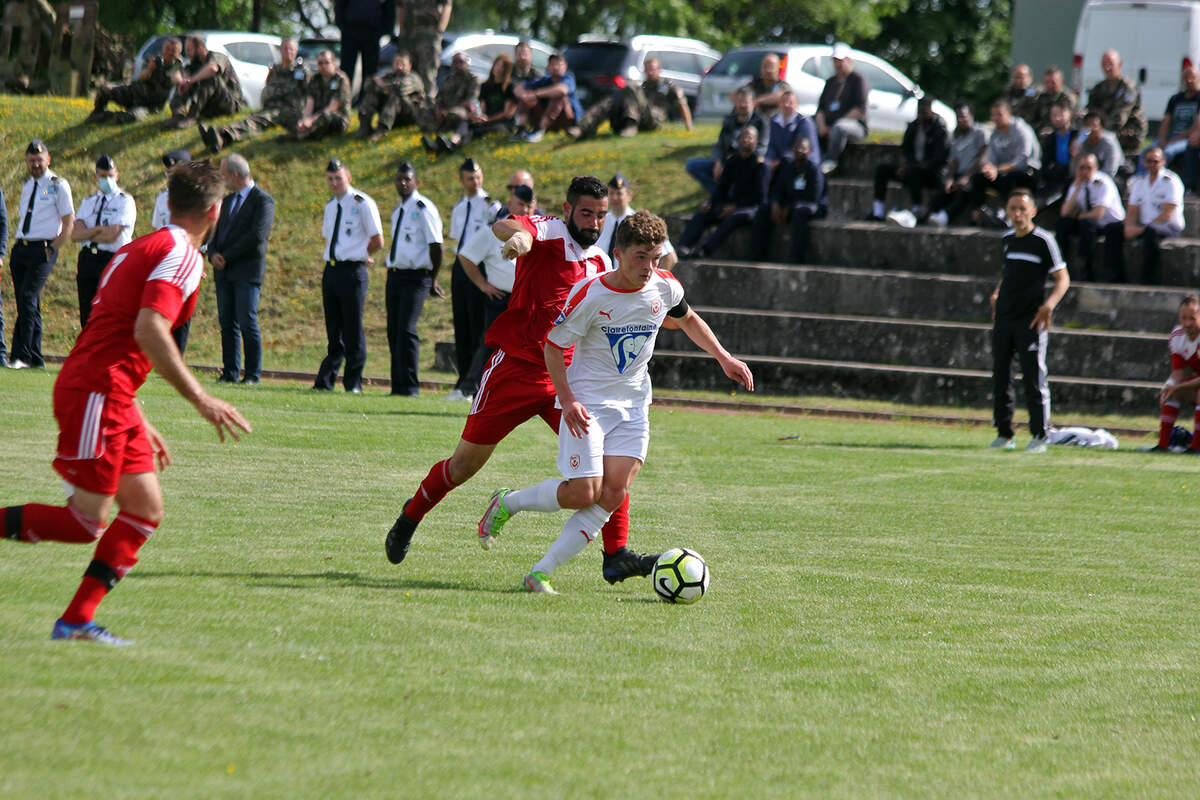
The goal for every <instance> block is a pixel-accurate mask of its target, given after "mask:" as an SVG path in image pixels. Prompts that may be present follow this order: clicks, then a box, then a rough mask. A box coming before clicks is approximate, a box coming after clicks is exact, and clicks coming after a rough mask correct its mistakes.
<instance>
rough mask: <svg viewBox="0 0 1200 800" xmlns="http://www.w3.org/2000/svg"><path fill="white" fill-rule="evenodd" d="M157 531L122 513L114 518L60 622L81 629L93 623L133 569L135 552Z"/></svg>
mask: <svg viewBox="0 0 1200 800" xmlns="http://www.w3.org/2000/svg"><path fill="white" fill-rule="evenodd" d="M157 527H158V524H157V523H153V522H148V521H146V520H144V519H138V518H137V517H135V516H133V515H132V514H127V513H125V512H124V511H122V512H121V513H119V514H117V518H116V519H114V520H113V523H112V525H109V526H108V530H106V531H105V532H104V535H103V536H101V537H100V541H99V543H98V544H97V545H96V555H95V557H94V558H93V559H92V563H91V564H89V565H88V568H87V570H85V571H84V573H83V580H82V581H81V582H80V584H79V589H78V590H77V591H76V592H75V597H74V598H72V600H71V604H70V605H69V606H67V610H66V611H64V612H63V615H62V618H63V622H65V623H67V624H68V625H82V624H83V623H85V622H91V621H92V617H94V616H95V615H96V606H98V605H100V601H101V600H103V599H104V596H105V595H106V594H108V593H109V592H110V591H111V590H112V588H113V587H114V586H116V585H117V581H119V580H121V578H124V577H125V574H126V573H127V572H129V570H131V569H133V565H134V564H136V563H137V561H138V550H140V549H141V547H142V545H144V544H145V543H146V540H147V539H149V538H150V535H151V534H153V533H154V530H155V529H156V528H157Z"/></svg>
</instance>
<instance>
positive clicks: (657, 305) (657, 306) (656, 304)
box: [650, 297, 662, 317]
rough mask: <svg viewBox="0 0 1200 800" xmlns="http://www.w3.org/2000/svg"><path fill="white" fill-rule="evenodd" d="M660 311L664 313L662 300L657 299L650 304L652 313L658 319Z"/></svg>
mask: <svg viewBox="0 0 1200 800" xmlns="http://www.w3.org/2000/svg"><path fill="white" fill-rule="evenodd" d="M660 311H662V300H660V299H659V298H657V297H656V298H654V300H652V301H651V302H650V313H651V314H653V315H654V316H656V317H657V316H658V312H660Z"/></svg>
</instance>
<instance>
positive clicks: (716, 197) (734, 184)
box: [678, 125, 767, 258]
mask: <svg viewBox="0 0 1200 800" xmlns="http://www.w3.org/2000/svg"><path fill="white" fill-rule="evenodd" d="M757 148H758V129H757V128H755V127H754V126H753V125H747V126H745V127H744V128H742V132H741V133H740V134H738V149H737V152H736V153H735V154H733V155H732V156H730V157H729V158H727V159H726V160H725V165H724V168H723V169H722V170H721V178H720V180H719V181H718V182H717V190H716V191H715V192H713V194H712V198H711V199H710V200H709V201H708V202H706V203H705V204H704V205H703V206H701V209H700V211H699V213H697V214H696V215H695V216H693V217H692V218H691V219H690V220H689V221H688V224H687V227H686V228H685V229H684V231H683V236H682V237H680V240H679V248H678V250H679V254H680V256H683V257H690V256H699V257H700V258H704V257H705V256H708V255H710V254H711V253H712V252H713V251H714V250H716V249H717V248H718V247H720V246H721V243H722V242H724V241H725V240H726V239H727V238H729V234H731V233H733V232H734V231H735V230H736V229H737V228H739V227H741V226H742V225H749V224H750V222H751V221H752V220H753V219H754V214H755V212H756V211H758V207H759V206H761V205H762V204H763V203H764V202H766V199H767V165H766V164H765V163H764V162H763V159H762V156H761V155H759V154H758V150H757ZM718 223H719V224H718ZM710 225H717V229H716V230H715V231H713V232H712V233H711V234H710V235H709V236H708V238H707V239H705V240H704V242H703V243H702V244H701V245H700V246H699V247H696V242H698V241H699V240H700V235H701V234H702V233H704V230H705V229H706V228H707V227H708V226H710Z"/></svg>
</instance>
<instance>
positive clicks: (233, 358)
mask: <svg viewBox="0 0 1200 800" xmlns="http://www.w3.org/2000/svg"><path fill="white" fill-rule="evenodd" d="M221 173H222V175H223V177H224V178H225V185H226V186H227V187H228V188H229V190H230V194H228V195H226V196H225V199H224V200H223V201H222V203H221V216H220V218H219V219H218V220H217V227H216V229H215V230H214V231H213V236H212V239H210V240H209V244H208V258H209V261H211V262H212V265H213V284H214V286H215V287H216V291H217V318H218V320H219V321H220V324H221V375H220V377H218V378H217V381H218V382H219V383H236V382H237V381H238V376H239V373H240V372H241V360H242V352H241V351H242V349H243V347H244V348H245V351H246V361H245V367H246V372H245V375H244V376H243V377H242V378H241V382H242V383H245V384H250V385H254V384H257V383H258V382H259V379H260V377H261V376H262V335H261V334H260V333H259V330H258V296H259V291H260V290H261V289H262V282H263V274H264V273H265V272H266V267H267V241H268V240H269V239H270V238H271V225H272V224H273V223H274V222H275V200H274V198H272V197H271V195H269V194H267V193H266V192H264V191H263V190H262V189H260V188H258V185H257V184H256V183H255V182H254V180H253V179H252V178H251V177H250V165H249V164H248V163H247V162H246V159H245V158H243V157H242V156H240V155H237V154H236V153H235V154H233V155H229V156H226V157H225V158H224V160H222V161H221ZM239 340H240V341H239Z"/></svg>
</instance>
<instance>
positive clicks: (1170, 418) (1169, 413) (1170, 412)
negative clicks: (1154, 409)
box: [1158, 403, 1179, 448]
mask: <svg viewBox="0 0 1200 800" xmlns="http://www.w3.org/2000/svg"><path fill="white" fill-rule="evenodd" d="M1158 419H1159V423H1158V446H1159V447H1162V448H1167V447H1170V446H1171V431H1173V430H1175V420H1177V419H1179V403H1165V404H1163V407H1162V410H1161V412H1160V413H1159V415H1158Z"/></svg>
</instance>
